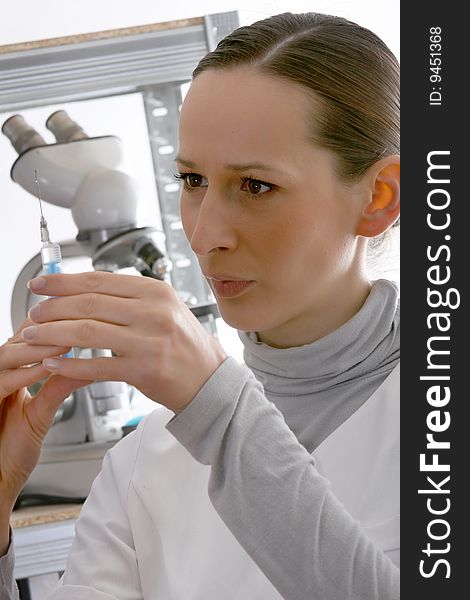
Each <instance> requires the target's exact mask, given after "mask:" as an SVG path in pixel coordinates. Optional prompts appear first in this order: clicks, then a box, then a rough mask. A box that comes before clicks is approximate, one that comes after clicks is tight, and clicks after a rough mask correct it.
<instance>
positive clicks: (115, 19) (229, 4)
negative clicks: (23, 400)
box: [0, 0, 399, 343]
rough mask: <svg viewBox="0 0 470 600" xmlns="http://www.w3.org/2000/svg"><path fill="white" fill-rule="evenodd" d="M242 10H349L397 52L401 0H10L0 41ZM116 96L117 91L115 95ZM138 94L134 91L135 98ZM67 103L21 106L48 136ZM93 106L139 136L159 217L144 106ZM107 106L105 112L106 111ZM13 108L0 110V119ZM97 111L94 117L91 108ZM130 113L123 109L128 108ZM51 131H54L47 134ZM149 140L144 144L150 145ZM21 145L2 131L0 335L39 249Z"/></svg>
mask: <svg viewBox="0 0 470 600" xmlns="http://www.w3.org/2000/svg"><path fill="white" fill-rule="evenodd" d="M228 10H238V11H239V14H240V21H241V23H242V24H245V23H251V22H253V21H255V20H257V19H260V18H263V17H265V16H268V15H270V14H276V13H279V12H284V11H287V10H290V11H292V12H303V11H309V10H315V11H319V12H327V13H331V14H337V15H340V16H345V17H347V18H349V19H351V20H353V21H356V22H358V23H360V24H362V25H364V26H366V27H369V28H370V29H372V30H373V31H375V32H376V33H377V34H378V35H379V36H380V37H382V39H383V40H384V41H385V42H386V43H387V44H388V45H389V46H390V48H391V49H392V50H393V51H394V52H395V54H396V55H397V57H399V0H375V1H374V0H343V1H320V0H317V1H313V0H310V1H307V0H289V1H287V0H284V1H278V2H269V1H262V0H246V1H245V0H233V1H230V0H205V1H204V0H198V1H197V2H193V3H189V2H187V1H183V0H173V1H172V2H158V1H153V2H152V1H150V0H133V1H132V2H128V1H126V2H124V1H121V0H112V1H111V0H100V1H97V0H80V1H70V0H69V1H66V2H64V0H41V2H36V1H35V0H23V2H18V3H13V2H11V1H10V6H9V8H8V18H5V19H1V20H0V44H2V45H3V44H10V43H18V42H24V41H29V40H38V39H47V38H53V37H62V36H67V35H73V34H78V33H88V32H93V31H101V30H107V29H115V28H120V27H129V26H137V25H144V24H147V23H155V22H161V21H167V20H173V19H180V18H186V17H193V16H201V15H205V14H210V13H217V12H225V11H228ZM109 102H110V103H112V99H110V100H109ZM132 102H134V103H135V102H138V100H133V99H132V98H129V103H132ZM75 104H76V108H75V109H74V112H73V113H71V116H72V118H74V119H75V120H77V121H78V122H79V123H80V118H81V115H82V114H85V113H84V112H81V111H86V109H87V106H88V107H89V104H88V105H87V103H85V102H84V103H75ZM59 108H64V107H63V106H57V107H47V108H36V109H32V110H29V111H21V114H22V115H23V116H24V117H25V118H26V119H27V120H28V122H30V123H31V124H32V125H33V126H35V127H36V128H37V129H38V130H39V132H40V133H41V134H42V135H43V137H45V138H46V141H50V142H52V141H54V140H53V139H51V138H52V136H51V137H50V138H49V139H48V138H47V134H48V132H47V130H45V127H44V121H45V119H46V118H47V117H48V116H49V115H50V114H51V113H52V112H53V111H54V110H56V109H59ZM96 110H98V111H99V112H95V109H94V108H93V109H92V110H88V112H86V114H87V119H86V123H87V127H85V126H84V128H85V129H86V128H89V127H90V125H91V127H92V129H91V130H90V131H87V133H89V135H90V136H97V135H118V136H120V137H121V138H122V139H123V142H124V148H129V147H133V146H134V147H135V146H136V145H139V144H141V145H142V148H143V153H142V154H139V157H138V159H137V157H136V155H135V154H132V153H131V154H130V155H129V169H128V172H129V173H130V174H131V175H133V176H135V177H137V178H138V179H139V181H140V183H141V186H142V195H143V197H144V198H146V203H145V205H144V206H143V209H142V211H143V212H142V213H141V218H142V219H144V220H145V219H147V221H148V222H141V223H139V225H144V224H145V225H157V221H158V218H157V215H156V211H155V205H154V199H155V193H154V183H153V175H152V171H151V163H150V158H149V156H150V155H149V154H148V141H145V139H144V138H143V137H142V135H143V133H142V132H143V131H144V129H143V128H144V121H143V113H138V114H137V117H136V119H137V121H133V122H132V123H129V122H128V121H126V119H125V117H124V118H123V113H122V112H120V111H113V110H112V109H108V110H107V109H106V108H103V105H101V108H100V109H96ZM100 111H101V112H100ZM10 114H12V113H9V114H0V126H1V124H2V123H3V122H4V120H5V119H6V118H8V117H9V116H10ZM92 114H94V117H93V119H92V121H90V120H89V116H90V115H92ZM124 114H125V113H124ZM49 135H50V134H49ZM144 147H145V148H144ZM16 156H17V155H16V152H15V151H14V149H13V148H12V146H11V144H10V142H9V140H8V139H7V138H6V137H5V136H4V135H1V134H0V202H1V208H2V218H1V220H0V252H1V254H2V257H3V260H2V266H1V276H2V278H1V280H2V290H1V292H0V343H1V342H2V341H3V340H5V339H6V338H7V337H8V336H10V335H11V332H12V329H11V323H10V296H11V291H12V289H13V285H14V283H15V279H16V277H17V275H18V273H19V271H20V270H21V268H22V267H23V266H24V264H25V263H26V262H27V261H28V260H29V259H30V258H31V257H32V256H33V255H34V254H36V253H37V252H38V250H39V241H38V207H37V205H36V203H35V201H34V198H33V197H32V196H31V195H29V194H27V193H26V192H25V191H24V190H22V188H20V187H19V186H18V185H17V184H15V183H13V182H12V181H11V179H10V176H9V173H10V168H11V166H12V164H13V162H14V160H15V159H16ZM47 219H48V221H49V224H50V228H51V233H53V235H54V237H55V241H60V240H64V239H70V238H72V237H75V235H76V228H75V226H74V224H73V221H72V219H71V216H70V213H69V211H68V210H67V209H64V208H59V207H55V206H52V205H49V204H48V205H47Z"/></svg>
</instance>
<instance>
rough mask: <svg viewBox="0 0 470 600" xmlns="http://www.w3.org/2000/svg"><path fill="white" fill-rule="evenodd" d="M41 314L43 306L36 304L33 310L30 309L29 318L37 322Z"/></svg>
mask: <svg viewBox="0 0 470 600" xmlns="http://www.w3.org/2000/svg"><path fill="white" fill-rule="evenodd" d="M40 312H41V305H40V304H35V305H34V306H33V307H32V308H30V309H29V313H28V317H29V318H30V319H31V320H32V321H36V319H38V318H39V314H40Z"/></svg>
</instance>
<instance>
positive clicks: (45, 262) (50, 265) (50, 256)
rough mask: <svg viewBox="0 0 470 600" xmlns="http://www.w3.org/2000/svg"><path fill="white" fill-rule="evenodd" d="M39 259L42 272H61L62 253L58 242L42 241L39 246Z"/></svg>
mask: <svg viewBox="0 0 470 600" xmlns="http://www.w3.org/2000/svg"><path fill="white" fill-rule="evenodd" d="M41 260H42V267H43V270H44V274H47V273H62V254H61V252H60V246H59V244H54V243H53V242H44V243H43V245H42V248H41Z"/></svg>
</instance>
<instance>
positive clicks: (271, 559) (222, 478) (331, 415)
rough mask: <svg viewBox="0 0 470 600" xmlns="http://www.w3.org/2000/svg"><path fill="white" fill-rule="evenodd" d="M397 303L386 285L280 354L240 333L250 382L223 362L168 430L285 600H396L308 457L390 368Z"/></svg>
mask: <svg viewBox="0 0 470 600" xmlns="http://www.w3.org/2000/svg"><path fill="white" fill-rule="evenodd" d="M398 306H399V303H398V290H397V288H396V286H394V285H393V284H392V283H391V282H389V281H386V280H378V281H377V282H375V284H374V285H373V287H372V289H371V293H370V294H369V297H368V298H367V300H366V302H365V304H364V306H363V307H362V308H361V310H360V311H359V312H358V313H357V314H356V315H355V316H354V317H353V318H352V319H350V320H349V321H348V322H347V323H345V324H344V325H343V326H341V327H340V328H339V329H337V330H336V331H334V332H332V333H330V334H329V335H327V336H325V337H324V338H322V339H320V340H318V341H316V342H314V343H312V344H308V345H305V346H301V347H298V348H290V349H283V350H279V349H274V348H270V347H269V346H266V345H265V344H263V343H260V342H259V341H258V339H257V336H256V334H252V333H245V332H240V338H241V340H242V342H243V344H244V345H245V355H244V356H245V362H246V365H247V366H248V367H249V368H250V370H251V371H252V372H253V373H254V375H255V376H256V379H255V378H254V377H253V376H252V375H251V373H250V372H249V371H248V369H247V368H246V367H245V366H242V365H238V364H237V363H236V361H234V360H233V359H231V358H229V359H228V360H226V361H225V362H224V363H223V364H222V365H221V367H220V368H219V369H218V370H217V371H216V372H215V373H214V375H213V376H212V377H211V378H210V379H209V380H208V381H207V382H206V384H205V385H204V386H203V388H202V389H201V390H200V392H199V393H198V395H197V396H196V397H195V398H194V400H193V401H192V402H191V404H190V405H189V406H188V407H187V408H186V409H185V410H184V411H183V412H182V413H181V414H180V415H178V416H177V417H174V418H173V419H172V420H171V421H170V422H169V424H168V425H167V427H168V429H169V431H170V432H171V433H172V434H173V435H174V436H175V437H176V438H177V439H178V440H179V441H180V442H181V443H182V444H183V445H184V446H185V447H186V448H187V449H188V450H189V451H190V452H191V454H192V455H193V456H194V457H195V458H196V459H197V460H198V461H200V462H202V463H204V464H210V465H212V469H211V479H210V483H209V495H210V498H211V501H212V503H213V504H214V507H215V508H216V510H217V511H218V513H219V514H220V516H221V517H222V519H223V520H224V521H225V523H226V524H227V526H228V527H229V528H230V529H231V531H232V532H233V534H234V535H235V537H236V538H237V539H238V541H239V542H240V543H241V545H242V546H243V547H244V548H245V550H246V551H247V552H248V553H249V554H250V555H251V557H252V558H253V560H254V561H255V562H256V563H257V564H258V566H259V567H260V568H261V569H262V570H263V572H264V573H265V574H266V575H267V577H268V578H269V579H270V580H271V582H272V583H273V585H274V586H275V587H276V588H277V589H278V590H279V591H280V592H281V594H282V595H283V597H284V598H286V600H308V599H312V600H313V599H316V598H318V599H319V600H323V599H325V600H397V599H398V598H399V571H398V569H397V567H395V565H393V563H392V562H391V561H390V560H389V559H388V558H387V557H386V556H385V555H384V554H383V553H382V551H381V550H380V549H378V548H376V547H375V546H374V544H373V543H372V542H371V541H370V539H369V538H367V536H365V534H364V533H363V532H362V531H361V530H360V529H359V527H358V524H357V522H355V521H354V520H353V519H352V518H351V516H350V515H349V514H348V513H347V512H346V511H345V509H344V507H343V506H342V504H341V503H340V502H339V501H338V500H337V499H336V498H335V497H334V496H333V494H332V493H331V491H330V490H329V486H328V482H327V481H326V480H325V479H323V478H322V477H321V476H320V475H319V474H318V472H317V471H316V469H315V468H314V461H313V459H312V457H311V455H310V453H311V452H312V451H313V450H314V449H315V448H316V447H317V446H318V445H319V444H320V443H321V442H322V441H323V440H324V439H325V438H326V437H328V435H329V434H330V433H332V432H333V431H334V430H335V429H336V428H337V427H339V425H341V424H342V423H343V422H344V421H345V420H346V419H347V418H348V417H350V416H351V415H352V414H353V413H354V412H355V411H356V410H357V409H358V408H359V407H360V406H361V405H362V404H363V403H364V402H365V401H366V400H367V399H368V398H369V397H370V396H371V395H372V393H373V392H374V391H375V390H376V389H377V388H378V386H379V385H380V384H381V383H382V382H383V381H384V380H385V378H386V377H387V376H388V375H389V374H390V373H391V371H392V370H393V368H394V367H395V366H396V364H397V363H398V361H399V308H398ZM260 384H261V385H260ZM240 390H241V391H240ZM306 450H307V452H306ZM279 482H282V485H279ZM12 546H13V545H11V548H10V550H9V553H8V554H7V555H5V556H4V557H2V558H1V559H0V597H1V600H4V599H5V600H7V599H10V598H11V599H13V598H17V596H16V593H15V592H16V590H15V589H14V588H15V586H14V583H13V581H12V569H13V547H12ZM319 549H321V551H319Z"/></svg>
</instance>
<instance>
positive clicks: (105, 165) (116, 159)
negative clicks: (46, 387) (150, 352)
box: [2, 110, 215, 498]
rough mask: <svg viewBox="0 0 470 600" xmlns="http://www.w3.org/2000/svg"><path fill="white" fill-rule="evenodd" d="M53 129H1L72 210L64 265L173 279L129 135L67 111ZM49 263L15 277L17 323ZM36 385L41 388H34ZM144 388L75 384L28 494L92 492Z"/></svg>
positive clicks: (17, 171)
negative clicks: (125, 142)
mask: <svg viewBox="0 0 470 600" xmlns="http://www.w3.org/2000/svg"><path fill="white" fill-rule="evenodd" d="M46 127H47V129H49V130H50V131H51V132H52V133H53V135H54V137H55V138H56V143H51V144H48V143H46V142H45V140H44V139H43V138H42V136H41V135H40V134H39V133H38V132H37V131H36V130H35V129H34V128H32V127H31V126H30V125H28V123H27V122H26V121H25V120H24V118H23V117H22V116H21V115H18V114H17V115H13V116H11V117H10V118H9V119H7V120H6V121H5V122H4V124H3V126H2V132H3V133H4V134H5V135H6V136H7V137H8V138H9V140H10V141H11V143H12V145H13V147H14V148H15V150H16V151H17V152H18V158H17V159H16V161H15V162H14V164H13V166H12V169H11V178H12V179H13V181H15V182H16V183H18V184H19V185H20V186H21V187H22V188H23V189H24V190H26V191H27V192H29V193H30V194H32V195H34V196H35V197H37V187H36V186H37V185H39V186H40V190H41V198H42V200H43V201H44V202H49V203H51V204H55V205H57V206H61V207H65V208H68V209H70V210H71V213H72V217H73V219H74V222H75V224H76V226H77V228H78V235H77V236H76V239H73V240H66V241H61V242H60V247H61V251H62V259H63V261H64V265H65V266H66V264H67V261H68V260H70V259H76V258H78V257H88V259H89V260H91V265H92V268H93V269H95V270H100V271H109V272H116V271H120V270H123V269H131V270H132V271H133V272H135V274H136V275H137V276H138V275H139V274H140V275H143V276H147V277H153V278H156V279H159V280H161V281H166V282H167V283H171V279H170V276H169V273H170V271H171V269H172V261H171V260H170V259H169V258H168V257H167V252H166V248H165V234H164V232H163V231H162V230H160V229H157V228H155V227H137V226H136V222H137V207H138V202H139V198H138V192H137V189H138V188H137V185H136V182H135V180H134V179H133V178H132V177H131V176H130V175H128V174H127V173H125V172H123V171H121V170H120V168H119V167H120V165H121V163H122V160H123V149H122V144H121V140H120V139H119V138H118V137H116V136H113V135H107V136H100V137H89V136H88V135H87V134H86V133H85V131H84V130H83V129H82V128H81V127H80V126H79V125H78V124H77V123H76V122H75V121H73V120H72V119H71V118H70V117H69V115H68V114H67V113H66V112H65V111H64V110H59V111H56V112H54V113H53V114H51V115H50V116H49V118H48V119H47V121H46ZM35 173H36V174H37V175H36V176H37V183H36V182H35ZM38 222H39V221H38ZM38 244H39V236H38ZM66 270H67V268H65V271H66ZM41 271H42V262H41V256H40V253H38V254H36V255H35V256H33V257H32V258H31V260H29V262H28V263H27V264H26V265H25V266H24V267H23V269H22V270H21V272H20V274H19V276H18V278H17V279H16V282H15V285H14V289H13V293H12V301H11V314H12V324H13V330H16V329H17V328H18V326H19V325H20V324H21V323H22V322H23V321H24V319H25V318H26V315H27V313H28V310H29V309H30V308H31V306H33V304H35V303H36V302H38V301H41V300H43V299H45V297H38V296H37V295H33V294H31V293H30V292H29V290H28V288H27V285H26V284H27V282H28V281H29V280H30V279H32V278H33V277H35V276H37V275H39V274H41ZM213 306H215V305H213ZM190 308H192V309H193V312H194V313H195V314H196V316H198V317H199V316H200V314H203V313H204V311H202V313H201V310H200V308H199V313H200V314H198V307H190ZM210 309H211V307H209V312H210ZM74 352H75V356H76V357H78V358H89V357H94V356H110V355H111V351H110V350H108V349H74ZM40 385H41V383H39V384H38V386H40ZM37 389H38V388H37ZM37 389H36V390H35V389H34V386H33V388H31V389H30V392H31V393H35V391H37ZM136 394H139V392H138V391H137V390H135V389H134V388H132V387H131V386H129V385H127V384H126V383H123V382H114V381H106V382H102V381H100V382H95V383H92V384H90V385H88V386H86V387H84V388H81V389H79V390H77V391H75V392H73V394H71V395H70V396H69V397H68V398H67V399H66V400H65V401H64V402H63V404H62V406H61V407H60V409H59V410H58V412H57V413H56V415H55V418H54V424H53V427H52V428H51V430H50V431H49V433H48V434H47V436H46V439H45V442H44V446H43V451H42V453H41V458H40V461H39V464H38V465H37V467H36V468H35V470H34V471H33V473H32V474H31V477H30V479H29V481H28V482H27V484H26V486H25V488H24V490H23V494H29V495H34V494H41V495H46V496H48V497H53V496H54V497H60V498H84V497H86V496H87V495H88V492H89V490H90V486H91V483H92V481H93V479H94V478H95V476H96V475H97V474H98V472H99V470H100V468H101V462H102V458H103V456H104V454H105V452H106V451H107V450H108V449H109V448H111V447H112V446H113V445H114V444H115V443H116V442H117V441H118V440H119V439H121V437H122V436H123V427H124V430H125V427H126V423H129V422H130V420H131V421H132V417H133V416H135V413H134V412H133V399H134V398H135V396H136ZM147 401H148V403H150V401H149V400H148V399H147ZM157 408H158V405H155V409H157ZM147 412H148V410H147Z"/></svg>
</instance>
